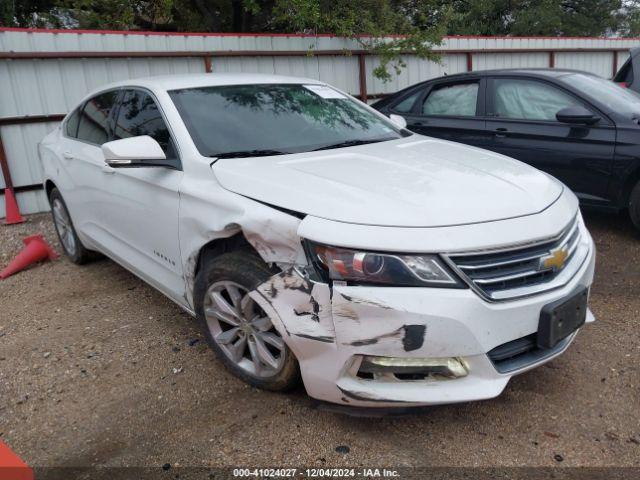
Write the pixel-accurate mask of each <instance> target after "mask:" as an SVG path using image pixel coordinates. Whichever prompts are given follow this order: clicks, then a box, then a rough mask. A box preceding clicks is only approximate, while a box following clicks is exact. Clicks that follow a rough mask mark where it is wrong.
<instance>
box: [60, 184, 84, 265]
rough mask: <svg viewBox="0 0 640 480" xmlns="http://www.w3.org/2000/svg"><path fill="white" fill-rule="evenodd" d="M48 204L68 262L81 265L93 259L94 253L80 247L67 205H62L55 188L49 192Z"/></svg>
mask: <svg viewBox="0 0 640 480" xmlns="http://www.w3.org/2000/svg"><path fill="white" fill-rule="evenodd" d="M49 204H50V205H51V213H52V215H53V224H54V225H55V227H56V233H57V234H58V239H59V240H60V244H61V245H62V249H63V250H64V253H65V254H66V255H67V257H69V260H71V261H72V262H73V263H75V264H78V265H82V264H83V263H87V262H88V261H89V260H91V259H93V258H94V257H95V252H93V251H91V250H88V249H86V248H85V247H84V245H82V242H81V241H80V239H79V238H78V234H77V233H76V230H75V228H73V223H72V222H71V216H70V215H69V210H67V205H66V204H65V203H64V200H63V199H62V195H60V192H59V191H58V189H57V188H54V189H53V190H51V194H50V195H49Z"/></svg>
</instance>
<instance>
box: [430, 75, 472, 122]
mask: <svg viewBox="0 0 640 480" xmlns="http://www.w3.org/2000/svg"><path fill="white" fill-rule="evenodd" d="M478 89H479V84H478V82H468V83H456V84H453V85H443V86H439V87H434V89H433V90H431V92H430V93H429V95H428V96H427V98H426V99H425V101H424V104H423V105H422V113H423V114H424V115H451V116H458V117H473V116H474V115H475V114H476V105H477V103H478Z"/></svg>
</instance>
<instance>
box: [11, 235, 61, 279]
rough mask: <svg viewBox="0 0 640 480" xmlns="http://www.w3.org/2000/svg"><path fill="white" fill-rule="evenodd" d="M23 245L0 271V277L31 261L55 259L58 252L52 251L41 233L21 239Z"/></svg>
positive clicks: (23, 266)
mask: <svg viewBox="0 0 640 480" xmlns="http://www.w3.org/2000/svg"><path fill="white" fill-rule="evenodd" d="M22 241H23V242H24V245H25V247H24V248H23V249H22V251H21V252H20V253H19V254H18V255H17V256H16V258H14V259H13V260H12V261H11V263H10V264H9V265H7V266H6V268H5V269H4V270H2V271H1V272H0V279H5V278H7V277H8V276H10V275H13V274H14V273H17V272H19V271H20V270H23V269H25V268H27V267H28V266H29V265H31V264H32V263H36V262H40V261H42V260H55V259H56V258H58V254H57V253H56V252H54V251H53V249H52V248H51V247H50V246H49V244H48V243H47V242H46V240H45V239H44V238H42V235H31V236H30V237H27V238H25V239H23V240H22Z"/></svg>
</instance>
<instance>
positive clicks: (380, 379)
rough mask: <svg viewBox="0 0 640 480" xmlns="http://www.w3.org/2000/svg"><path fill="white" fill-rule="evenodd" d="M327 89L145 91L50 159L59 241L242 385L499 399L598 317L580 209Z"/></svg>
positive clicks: (91, 105)
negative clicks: (117, 271)
mask: <svg viewBox="0 0 640 480" xmlns="http://www.w3.org/2000/svg"><path fill="white" fill-rule="evenodd" d="M395 122H396V123H398V124H396V123H394V121H392V120H390V119H388V118H386V117H384V116H382V115H381V114H379V113H378V112H376V111H374V110H372V109H371V108H369V107H368V106H366V105H365V104H363V103H361V102H359V101H357V100H355V99H354V98H352V97H350V96H348V95H346V94H344V93H342V92H341V91H339V90H337V89H334V88H332V87H330V86H328V85H326V84H324V83H322V82H318V81H316V80H309V79H300V78H290V77H278V76H267V75H246V74H206V75H184V76H171V77H154V78H149V79H138V80H131V81H127V82H122V83H118V84H113V85H111V86H109V87H105V88H102V89H101V90H100V91H97V92H95V93H93V94H91V95H89V96H88V97H86V98H85V99H84V100H83V101H82V102H81V103H80V104H79V105H78V106H77V108H76V109H75V110H73V111H72V112H71V113H70V114H69V115H68V116H67V118H66V119H65V120H64V122H63V123H62V124H61V126H60V127H59V128H58V129H56V130H55V131H53V132H52V133H50V134H49V135H47V137H46V138H45V139H44V140H43V141H42V143H41V144H40V149H39V152H40V156H41V159H42V163H43V166H44V172H45V182H44V183H45V187H46V191H47V194H48V196H49V199H50V203H51V208H52V212H53V219H54V222H55V226H56V229H57V232H58V234H59V237H60V241H61V244H62V247H63V248H64V250H65V252H66V254H67V255H68V257H69V258H70V259H71V260H72V261H73V262H75V263H79V264H80V263H84V262H86V261H87V260H89V259H90V258H91V257H92V255H93V254H94V252H100V253H102V254H104V255H106V256H108V257H110V258H112V259H113V260H115V261H116V262H118V263H120V264H121V265H122V266H124V267H125V268H127V269H129V270H130V271H132V272H133V273H135V274H136V275H138V276H139V277H141V278H142V279H144V280H145V281H146V282H148V283H150V284H151V285H153V286H154V287H156V288H157V289H158V290H160V291H161V292H162V293H164V294H165V295H167V296H168V297H169V298H171V299H172V300H173V301H174V302H176V303H177V304H178V305H180V306H181V307H182V308H183V309H185V310H187V311H188V312H190V313H191V314H192V315H194V316H195V317H196V318H197V321H198V322H199V323H200V324H201V326H202V329H203V332H204V334H205V335H206V338H207V339H208V341H209V344H210V345H211V348H212V349H213V350H214V351H215V353H216V354H217V355H218V356H219V358H220V359H221V360H222V362H223V363H224V364H225V365H226V366H227V367H228V368H229V370H231V371H232V372H233V373H234V374H236V375H237V376H238V377H240V378H241V379H243V380H245V381H246V382H248V383H250V384H252V385H254V386H257V387H261V388H265V389H269V390H286V389H288V388H291V387H292V386H294V385H295V384H296V383H297V382H298V381H299V378H300V376H301V377H302V380H303V382H304V385H305V387H306V389H307V392H308V393H309V395H310V396H312V397H314V398H316V399H320V400H325V401H328V402H333V403H338V404H345V405H349V406H369V407H399V406H418V405H433V404H441V403H452V402H462V401H469V400H480V399H486V398H491V397H495V396H497V395H498V394H500V392H501V391H502V390H503V389H504V388H505V386H506V384H507V382H508V381H509V379H510V378H511V377H512V376H513V375H515V374H518V373H521V372H523V371H525V370H529V369H531V368H534V367H537V366H539V365H541V364H543V363H545V362H547V361H549V360H551V359H552V358H554V357H556V356H558V355H560V354H561V353H562V352H564V351H565V350H566V349H567V347H568V346H569V344H570V343H571V342H572V341H573V339H574V338H575V336H576V334H577V332H578V330H579V329H580V328H581V327H582V326H583V324H584V323H585V322H587V323H588V322H591V321H593V315H592V314H591V312H590V311H589V309H588V306H587V300H588V295H589V287H590V285H591V282H592V279H593V272H594V257H595V251H594V244H593V241H592V239H591V237H590V235H589V233H588V231H587V229H586V228H585V225H584V223H583V220H582V217H581V215H580V211H579V209H578V202H577V199H576V197H575V196H574V195H573V194H572V193H571V192H570V191H569V190H568V189H567V188H565V187H564V186H563V185H562V184H561V183H560V182H558V181H556V180H554V179H553V178H551V177H549V176H548V175H546V174H544V173H541V172H539V171H538V170H535V169H533V168H531V167H529V166H527V165H525V164H523V163H520V162H517V161H515V160H512V159H510V158H507V157H504V156H501V155H497V154H494V153H491V152H488V151H484V150H481V149H478V148H473V147H468V146H464V145H461V144H457V143H453V142H448V141H443V140H437V139H433V138H428V137H423V136H420V135H415V134H412V133H410V132H408V131H407V130H405V129H403V128H402V125H400V122H399V121H397V120H395Z"/></svg>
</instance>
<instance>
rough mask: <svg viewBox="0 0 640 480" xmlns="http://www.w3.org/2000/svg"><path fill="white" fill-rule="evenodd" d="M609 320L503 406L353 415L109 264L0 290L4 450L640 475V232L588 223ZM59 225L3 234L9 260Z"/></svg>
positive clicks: (58, 271) (45, 223)
mask: <svg viewBox="0 0 640 480" xmlns="http://www.w3.org/2000/svg"><path fill="white" fill-rule="evenodd" d="M587 223H588V225H589V227H590V229H591V231H592V233H593V235H594V238H595V239H596V243H597V247H598V255H599V256H598V265H597V278H596V283H595V287H594V289H593V294H592V302H591V306H592V309H593V311H594V313H595V315H596V318H597V319H598V321H597V322H596V323H594V324H592V325H590V326H588V327H587V328H585V329H584V330H583V332H581V334H580V335H579V336H578V338H577V339H576V341H575V343H574V345H573V346H572V347H571V348H570V349H569V350H568V352H567V353H566V354H565V355H563V356H562V357H560V358H559V359H556V360H555V361H553V362H551V363H550V364H547V365H545V366H544V367H541V368H539V369H537V370H534V371H532V372H529V373H526V374H523V375H521V376H519V377H517V378H514V379H513V380H512V381H511V382H510V384H509V385H508V387H507V389H506V390H505V392H504V393H503V394H502V395H501V396H500V397H498V398H497V399H494V400H490V401H485V402H479V403H469V404H461V405H453V406H443V407H434V408H429V409H425V410H424V411H422V412H421V413H419V414H416V415H409V416H404V417H387V418H354V417H349V416H345V415H342V414H337V413H330V412H327V411H323V410H320V409H317V408H315V407H314V403H313V402H311V401H310V400H309V399H308V398H307V397H306V395H305V393H304V391H303V390H302V389H300V390H299V391H296V392H293V393H290V394H274V393H267V392H262V391H259V390H256V389H253V388H250V387H248V386H246V385H244V384H243V383H242V382H240V381H239V380H237V379H235V378H234V377H233V376H232V375H230V374H229V373H228V372H227V371H226V370H225V369H224V368H223V367H222V365H221V363H220V362H219V361H218V360H217V359H215V358H214V356H213V354H212V353H211V352H210V351H209V350H208V348H207V347H206V345H205V344H204V341H203V339H202V337H201V336H200V334H199V332H198V330H197V328H196V327H195V325H194V323H193V321H192V319H191V318H190V317H189V316H188V315H186V314H185V313H183V312H182V311H181V310H180V309H179V308H178V307H176V306H174V305H173V304H172V303H171V302H170V301H169V300H167V299H166V298H165V297H164V296H163V295H161V294H160V293H158V292H157V291H155V290H153V289H152V288H151V287H149V286H147V285H146V284H144V283H143V282H142V281H140V280H139V279H138V278H136V277H135V276H133V275H132V274H130V273H129V272H128V271H126V270H124V269H123V268H121V267H119V266H118V265H116V264H115V263H113V262H111V261H108V260H100V261H97V262H94V263H92V264H90V265H87V266H84V267H78V266H75V265H73V264H71V263H70V262H68V261H67V260H66V259H64V258H60V259H59V260H56V261H54V262H49V263H45V264H42V265H40V266H37V267H34V268H31V269H29V270H27V271H25V272H22V273H20V274H17V275H15V276H13V277H10V278H9V279H7V280H4V281H0V439H1V440H3V441H4V442H6V443H8V444H9V445H10V446H11V447H12V448H13V449H14V450H15V451H16V452H17V453H18V454H19V455H20V456H21V457H22V458H23V459H24V460H25V461H26V462H27V463H28V464H30V465H34V466H59V465H67V466H87V465H106V466H161V465H164V464H170V465H172V466H176V465H182V466H186V465H189V466H265V467H269V466H278V465H279V466H286V465H289V466H298V467H300V466H316V467H325V466H352V467H358V466H384V465H388V466H396V467H400V466H452V465H453V466H518V465H526V466H635V467H639V466H640V415H639V412H640V395H639V386H640V375H639V373H640V329H639V326H640V295H638V292H639V289H640V236H638V235H637V234H636V233H635V232H634V231H633V229H632V227H631V225H630V223H629V222H628V221H627V220H626V219H625V218H624V217H622V216H604V215H595V214H589V215H588V216H587ZM35 232H40V233H43V234H44V235H45V237H46V238H47V239H48V240H49V241H50V242H51V243H52V245H54V246H55V248H56V249H57V250H58V251H60V248H59V246H58V243H57V240H56V239H55V234H54V232H53V228H52V224H51V223H50V220H49V216H48V215H33V216H30V217H29V218H28V222H27V223H25V224H22V225H17V226H1V227H0V263H2V264H6V263H7V262H8V261H9V260H10V259H11V258H12V257H13V256H14V255H15V254H16V253H17V252H18V251H19V249H20V248H21V239H22V238H23V237H24V236H26V235H28V234H32V233H35Z"/></svg>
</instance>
